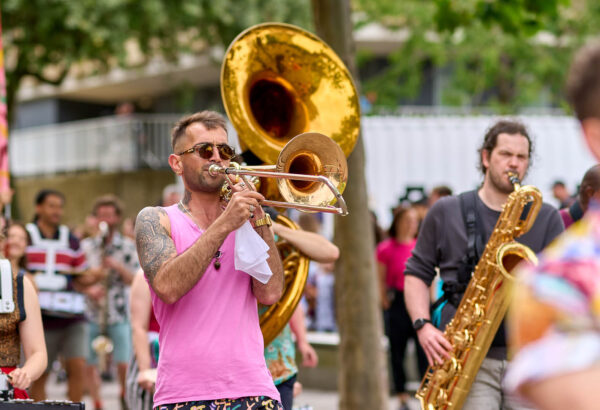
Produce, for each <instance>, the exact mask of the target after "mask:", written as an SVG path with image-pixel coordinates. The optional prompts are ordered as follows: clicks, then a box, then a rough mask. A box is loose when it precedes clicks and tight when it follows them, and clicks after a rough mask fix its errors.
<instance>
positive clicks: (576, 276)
mask: <svg viewBox="0 0 600 410" xmlns="http://www.w3.org/2000/svg"><path fill="white" fill-rule="evenodd" d="M517 277H518V280H519V284H518V286H517V287H516V291H515V298H514V301H513V305H512V307H511V310H510V312H509V322H508V323H509V341H510V346H511V353H514V357H513V360H512V361H511V365H510V367H509V371H508V373H507V376H506V379H505V383H506V388H507V389H509V390H510V391H516V390H517V389H518V388H519V387H521V386H522V385H523V384H525V383H528V382H534V381H539V380H543V379H546V378H549V377H552V376H558V375H562V374H565V373H570V372H576V371H580V370H584V369H588V368H590V367H592V366H598V365H600V206H599V205H598V204H591V206H590V208H589V210H588V212H587V213H586V214H585V216H584V218H583V219H581V220H580V221H579V222H577V223H575V224H573V225H572V226H571V227H570V228H569V229H568V230H567V231H565V232H564V233H563V234H562V235H561V236H559V237H558V238H557V239H556V240H555V241H554V242H553V243H552V244H551V245H550V246H549V247H548V248H547V249H546V250H544V251H543V252H542V253H541V255H539V264H538V265H537V266H523V267H521V268H519V270H518V272H517Z"/></svg>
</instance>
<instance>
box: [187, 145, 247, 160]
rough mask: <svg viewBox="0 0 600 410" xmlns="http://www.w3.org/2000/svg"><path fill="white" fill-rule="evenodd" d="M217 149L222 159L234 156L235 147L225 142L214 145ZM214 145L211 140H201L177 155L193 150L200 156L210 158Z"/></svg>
mask: <svg viewBox="0 0 600 410" xmlns="http://www.w3.org/2000/svg"><path fill="white" fill-rule="evenodd" d="M216 147H217V150H218V151H219V156H220V157H221V158H222V159H231V158H233V157H234V156H235V149H234V148H233V147H232V146H230V145H227V144H218V145H216ZM214 149H215V145H213V144H212V143H211V142H202V143H200V144H196V145H194V146H193V147H192V148H190V149H187V150H185V151H182V152H180V153H179V154H177V155H183V154H189V153H192V152H194V151H196V153H197V154H198V156H199V157H200V158H203V159H210V158H211V157H212V156H213V153H214V151H213V150H214Z"/></svg>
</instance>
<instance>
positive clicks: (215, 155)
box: [210, 145, 222, 162]
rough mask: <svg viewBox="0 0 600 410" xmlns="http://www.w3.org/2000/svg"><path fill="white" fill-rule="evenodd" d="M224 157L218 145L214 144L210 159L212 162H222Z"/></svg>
mask: <svg viewBox="0 0 600 410" xmlns="http://www.w3.org/2000/svg"><path fill="white" fill-rule="evenodd" d="M221 160H222V158H221V155H220V154H219V148H217V146H216V145H213V150H212V155H211V156H210V161H212V162H221Z"/></svg>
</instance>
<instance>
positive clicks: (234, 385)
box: [151, 205, 280, 406]
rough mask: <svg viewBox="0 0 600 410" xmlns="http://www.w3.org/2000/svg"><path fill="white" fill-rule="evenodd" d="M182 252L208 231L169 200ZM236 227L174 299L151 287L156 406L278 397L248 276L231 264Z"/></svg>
mask: <svg viewBox="0 0 600 410" xmlns="http://www.w3.org/2000/svg"><path fill="white" fill-rule="evenodd" d="M164 210H165V211H166V212H167V214H168V216H169V219H170V221H171V238H173V241H174V242H175V248H176V250H177V254H178V255H179V254H181V253H183V252H184V251H185V250H186V249H188V248H189V247H190V246H191V245H192V244H193V243H194V242H195V241H196V240H197V239H198V238H199V237H200V236H201V235H202V233H203V231H201V230H200V229H199V228H198V227H197V226H196V224H194V222H193V221H192V220H191V219H190V218H189V217H188V216H187V215H185V214H184V213H183V212H181V211H180V210H179V209H178V207H177V205H173V206H170V207H167V208H164ZM234 245H235V232H232V233H230V234H229V236H227V238H226V239H225V241H224V242H223V244H222V245H221V248H220V251H221V253H222V256H221V258H220V261H221V267H220V269H219V270H216V269H215V268H214V266H213V264H212V263H211V264H210V265H209V267H208V268H207V269H206V272H205V273H204V275H203V276H202V278H201V279H200V280H199V281H198V283H196V285H195V286H194V287H193V288H192V289H191V290H190V291H189V292H188V293H186V294H185V295H184V296H183V297H181V299H179V300H178V301H177V302H175V303H173V304H172V305H169V304H166V303H164V302H163V301H162V300H160V298H159V297H158V296H156V294H155V293H154V291H152V289H151V294H152V305H153V308H154V314H155V315H156V319H157V320H158V323H159V325H160V334H159V346H160V351H159V357H160V359H159V361H158V379H157V381H156V393H155V394H154V406H159V405H162V404H173V403H181V402H186V401H198V400H215V399H223V398H231V399H233V398H239V397H247V396H267V397H270V398H272V399H276V400H280V398H279V392H278V391H277V389H276V388H275V385H274V384H273V379H272V378H271V374H270V373H269V370H268V369H267V366H266V363H265V359H264V356H263V350H264V345H263V337H262V333H261V331H260V327H259V321H258V309H257V305H256V298H255V297H254V294H253V293H252V288H251V278H250V276H249V275H248V274H246V273H244V272H241V271H237V270H235V268H234V260H233V252H234Z"/></svg>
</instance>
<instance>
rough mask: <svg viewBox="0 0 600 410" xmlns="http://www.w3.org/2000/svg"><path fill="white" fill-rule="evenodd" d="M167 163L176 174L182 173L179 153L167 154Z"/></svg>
mask: <svg viewBox="0 0 600 410" xmlns="http://www.w3.org/2000/svg"><path fill="white" fill-rule="evenodd" d="M169 165H170V166H171V169H172V170H173V172H174V173H176V174H177V175H181V174H183V166H182V165H181V158H180V157H179V155H175V154H171V155H169Z"/></svg>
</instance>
